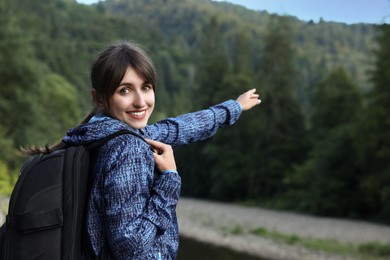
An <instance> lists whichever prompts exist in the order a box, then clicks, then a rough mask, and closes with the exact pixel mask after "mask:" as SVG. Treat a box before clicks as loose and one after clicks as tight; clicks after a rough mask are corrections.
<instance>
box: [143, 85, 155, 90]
mask: <svg viewBox="0 0 390 260" xmlns="http://www.w3.org/2000/svg"><path fill="white" fill-rule="evenodd" d="M142 89H143V90H144V91H149V90H151V89H153V87H152V85H151V84H144V85H142Z"/></svg>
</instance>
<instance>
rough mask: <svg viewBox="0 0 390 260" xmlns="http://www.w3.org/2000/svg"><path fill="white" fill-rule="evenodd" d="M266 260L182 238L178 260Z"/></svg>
mask: <svg viewBox="0 0 390 260" xmlns="http://www.w3.org/2000/svg"><path fill="white" fill-rule="evenodd" d="M199 259H201V260H208V259H212V260H264V258H259V257H254V256H251V255H248V254H244V253H240V252H237V251H234V250H231V249H229V248H225V247H220V246H214V245H210V244H207V243H202V242H199V241H196V240H193V239H188V238H184V237H180V246H179V255H178V257H177V260H199Z"/></svg>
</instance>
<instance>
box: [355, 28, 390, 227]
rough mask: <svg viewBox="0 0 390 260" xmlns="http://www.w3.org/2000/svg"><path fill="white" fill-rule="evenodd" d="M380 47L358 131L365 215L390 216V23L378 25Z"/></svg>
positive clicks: (383, 218)
mask: <svg viewBox="0 0 390 260" xmlns="http://www.w3.org/2000/svg"><path fill="white" fill-rule="evenodd" d="M378 31H379V35H378V38H377V42H378V49H377V50H376V52H375V56H376V61H375V69H374V70H373V71H372V73H371V80H372V82H373V84H374V88H373V89H372V91H371V92H370V94H369V96H368V100H367V102H366V107H365V110H364V113H362V115H361V118H360V123H359V127H358V131H356V147H357V150H358V151H359V168H360V171H361V174H362V175H363V176H362V179H361V183H360V188H361V191H362V193H363V194H364V195H363V198H364V200H363V203H364V208H363V209H362V211H364V212H362V214H364V215H365V216H366V217H372V218H379V219H381V220H382V221H386V222H388V221H389V219H390V206H389V203H388V201H389V200H390V186H389V183H390V161H389V158H390V135H389V133H390V106H389V100H390V87H389V86H390V49H389V47H388V46H389V45H390V25H388V24H383V25H380V26H378Z"/></svg>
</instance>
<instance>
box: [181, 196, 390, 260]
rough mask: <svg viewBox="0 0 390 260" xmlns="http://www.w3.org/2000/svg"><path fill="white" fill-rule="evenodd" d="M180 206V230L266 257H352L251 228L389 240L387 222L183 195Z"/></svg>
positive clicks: (288, 233) (343, 239)
mask: <svg viewBox="0 0 390 260" xmlns="http://www.w3.org/2000/svg"><path fill="white" fill-rule="evenodd" d="M177 212H178V219H179V227H180V233H181V235H182V236H186V237H189V238H192V239H197V240H200V241H203V242H207V243H211V244H215V245H220V246H226V247H229V248H232V249H234V250H237V251H242V252H246V253H250V254H252V255H256V256H259V257H262V258H266V259H300V260H304V259H316V260H317V259H318V260H321V259H324V260H325V259H326V260H329V259H348V258H347V257H342V256H339V255H333V254H329V253H324V252H321V251H318V250H310V249H307V248H304V247H301V246H297V245H290V244H287V243H283V242H280V241H278V240H275V239H271V238H267V237H264V236H259V235H254V234H253V232H251V230H252V231H253V230H256V229H257V230H268V231H272V232H278V233H280V234H285V235H286V236H297V237H299V238H312V239H324V240H335V241H339V242H340V243H348V244H361V243H369V242H378V243H383V244H387V243H390V227H389V226H384V225H377V224H372V223H367V222H362V221H350V220H343V219H332V218H321V217H313V216H306V215H300V214H294V213H289V212H280V211H273V210H266V209H260V208H252V207H242V206H238V205H232V204H224V203H216V202H208V201H201V200H195V199H187V198H182V199H181V200H180V202H179V205H178V208H177Z"/></svg>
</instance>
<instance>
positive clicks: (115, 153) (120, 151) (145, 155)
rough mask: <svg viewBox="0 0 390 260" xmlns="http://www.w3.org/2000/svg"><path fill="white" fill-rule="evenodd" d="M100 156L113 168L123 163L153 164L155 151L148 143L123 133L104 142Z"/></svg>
mask: <svg viewBox="0 0 390 260" xmlns="http://www.w3.org/2000/svg"><path fill="white" fill-rule="evenodd" d="M98 156H99V157H100V158H101V159H103V160H104V161H105V162H106V163H105V165H106V167H108V168H109V169H112V168H113V167H114V168H115V167H118V166H120V165H121V164H130V163H134V162H137V163H142V162H144V163H147V164H151V165H153V153H152V151H151V149H150V146H149V145H148V143H146V142H145V141H144V140H143V139H141V138H139V137H137V136H134V135H132V134H123V135H119V136H117V137H115V138H114V139H112V140H110V141H108V142H107V143H106V144H104V145H103V146H102V147H101V148H100V149H99V152H98Z"/></svg>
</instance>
